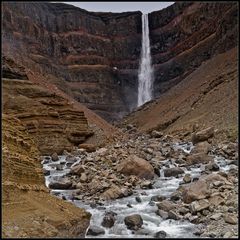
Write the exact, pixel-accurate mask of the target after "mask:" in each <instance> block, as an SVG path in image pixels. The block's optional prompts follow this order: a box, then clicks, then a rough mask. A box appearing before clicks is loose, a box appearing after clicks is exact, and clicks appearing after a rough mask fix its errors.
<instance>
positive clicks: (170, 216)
mask: <svg viewBox="0 0 240 240" xmlns="http://www.w3.org/2000/svg"><path fill="white" fill-rule="evenodd" d="M181 218H182V217H181V216H179V215H178V214H177V213H176V212H175V211H173V210H171V211H169V213H168V219H174V220H179V219H181Z"/></svg>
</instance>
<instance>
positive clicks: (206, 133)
mask: <svg viewBox="0 0 240 240" xmlns="http://www.w3.org/2000/svg"><path fill="white" fill-rule="evenodd" d="M213 135H214V128H213V127H209V128H206V129H203V130H201V131H198V132H195V133H193V135H192V143H193V144H196V143H198V142H203V141H206V140H208V139H209V138H211V137H213Z"/></svg>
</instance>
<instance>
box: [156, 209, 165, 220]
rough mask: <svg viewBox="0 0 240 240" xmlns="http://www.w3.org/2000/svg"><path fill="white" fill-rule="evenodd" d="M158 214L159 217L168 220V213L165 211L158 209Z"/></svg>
mask: <svg viewBox="0 0 240 240" xmlns="http://www.w3.org/2000/svg"><path fill="white" fill-rule="evenodd" d="M156 214H157V215H159V216H160V217H161V218H162V219H164V220H165V219H168V213H167V212H165V211H163V210H161V209H158V210H157V211H156Z"/></svg>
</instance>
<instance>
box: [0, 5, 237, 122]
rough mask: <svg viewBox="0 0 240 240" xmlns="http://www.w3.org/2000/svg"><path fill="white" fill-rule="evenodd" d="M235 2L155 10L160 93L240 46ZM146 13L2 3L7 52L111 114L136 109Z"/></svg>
mask: <svg viewBox="0 0 240 240" xmlns="http://www.w3.org/2000/svg"><path fill="white" fill-rule="evenodd" d="M237 12H238V6H237V3H236V2H209V3H205V2H202V3H201V2H177V3H175V4H173V5H171V6H169V7H168V8H165V9H163V10H160V11H156V12H153V13H150V14H149V25H150V26H149V27H150V43H151V53H152V57H153V65H154V70H155V82H154V95H155V97H157V96H159V95H161V94H162V93H163V92H166V91H167V90H168V89H170V88H171V87H172V86H174V85H176V84H177V83H178V82H180V81H181V80H182V79H183V78H184V77H186V76H187V75H189V74H190V73H191V72H192V71H194V70H195V69H196V68H197V67H199V66H200V65H201V63H202V62H204V61H206V60H207V59H209V58H211V57H212V56H214V55H216V54H217V53H221V52H225V51H227V50H229V49H231V48H232V47H234V46H236V44H237V27H238V26H237ZM141 31H142V30H141V12H127V13H93V12H88V11H85V10H82V9H79V8H76V7H73V6H71V5H67V4H58V3H40V2H35V3H10V2H9V3H4V4H3V50H4V53H6V54H7V55H9V56H14V59H17V60H18V61H19V62H20V63H21V64H23V65H25V66H28V67H29V68H30V69H32V70H33V71H35V72H41V73H44V74H46V75H47V76H48V81H49V82H52V83H53V84H55V85H56V86H57V87H58V88H59V89H61V90H63V91H64V92H65V93H66V94H68V95H70V96H72V97H74V99H75V100H77V101H78V102H81V103H84V104H85V105H86V106H87V107H89V108H90V109H92V110H94V111H95V112H96V113H97V114H99V115H100V116H102V117H104V118H105V119H107V120H116V119H118V118H119V117H121V116H123V115H125V114H126V113H127V112H129V111H130V110H132V109H133V108H134V107H136V103H137V73H138V67H139V58H140V52H141Z"/></svg>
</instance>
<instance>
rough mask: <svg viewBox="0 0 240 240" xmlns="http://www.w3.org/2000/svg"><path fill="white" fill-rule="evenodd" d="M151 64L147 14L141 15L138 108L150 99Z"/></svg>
mask: <svg viewBox="0 0 240 240" xmlns="http://www.w3.org/2000/svg"><path fill="white" fill-rule="evenodd" d="M151 62H152V61H151V52H150V41H149V27H148V14H143V15H142V50H141V62H140V68H139V72H138V107H139V106H141V105H142V104H144V103H145V102H147V101H150V100H151V99H152V88H153V69H152V65H151Z"/></svg>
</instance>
